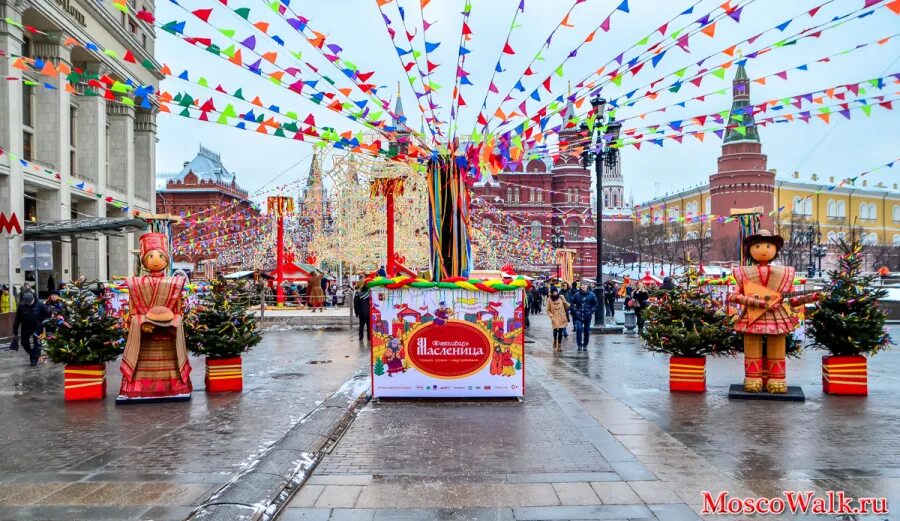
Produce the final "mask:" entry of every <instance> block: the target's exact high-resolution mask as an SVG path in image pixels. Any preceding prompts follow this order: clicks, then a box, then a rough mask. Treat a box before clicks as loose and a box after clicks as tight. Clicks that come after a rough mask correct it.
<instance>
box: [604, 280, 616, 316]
mask: <svg viewBox="0 0 900 521" xmlns="http://www.w3.org/2000/svg"><path fill="white" fill-rule="evenodd" d="M603 302H604V303H605V304H606V316H608V317H614V316H616V310H615V305H616V283H615V282H613V281H611V280H607V281H606V282H605V283H604V284H603Z"/></svg>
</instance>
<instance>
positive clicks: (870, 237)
mask: <svg viewBox="0 0 900 521" xmlns="http://www.w3.org/2000/svg"><path fill="white" fill-rule="evenodd" d="M863 244H867V245H869V246H874V245H876V244H878V234H876V233H875V232H872V233H869V234H864V235H863Z"/></svg>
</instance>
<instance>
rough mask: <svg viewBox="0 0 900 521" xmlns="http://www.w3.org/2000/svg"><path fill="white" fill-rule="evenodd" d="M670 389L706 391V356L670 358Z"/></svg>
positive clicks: (695, 391)
mask: <svg viewBox="0 0 900 521" xmlns="http://www.w3.org/2000/svg"><path fill="white" fill-rule="evenodd" d="M669 391H687V392H694V393H703V392H706V357H704V356H701V357H691V358H688V357H682V356H673V357H671V358H669Z"/></svg>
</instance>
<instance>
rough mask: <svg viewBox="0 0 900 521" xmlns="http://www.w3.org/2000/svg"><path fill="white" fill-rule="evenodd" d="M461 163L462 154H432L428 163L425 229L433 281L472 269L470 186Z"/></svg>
mask: <svg viewBox="0 0 900 521" xmlns="http://www.w3.org/2000/svg"><path fill="white" fill-rule="evenodd" d="M457 159H458V160H459V161H457ZM460 164H462V167H465V165H466V164H467V162H466V158H465V157H462V156H459V157H457V158H452V157H447V156H443V155H435V156H434V157H432V159H431V161H429V163H428V229H429V233H430V237H431V271H432V273H434V280H435V281H440V280H442V279H447V278H451V277H467V276H468V275H469V271H470V270H471V269H472V246H471V244H470V242H469V231H470V230H469V190H468V186H466V182H465V170H464V169H463V168H461V166H460Z"/></svg>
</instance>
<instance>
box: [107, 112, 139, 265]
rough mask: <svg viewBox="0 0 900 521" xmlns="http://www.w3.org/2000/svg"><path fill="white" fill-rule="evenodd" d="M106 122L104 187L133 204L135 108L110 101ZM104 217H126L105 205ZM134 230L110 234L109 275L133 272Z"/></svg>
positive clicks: (114, 208)
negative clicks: (106, 139)
mask: <svg viewBox="0 0 900 521" xmlns="http://www.w3.org/2000/svg"><path fill="white" fill-rule="evenodd" d="M106 117H107V121H108V122H109V171H108V177H107V180H106V186H107V187H109V188H112V189H113V190H115V191H116V192H119V193H120V194H123V195H124V196H125V201H124V202H125V204H126V205H127V206H128V207H129V209H130V208H133V207H134V109H133V108H132V107H129V106H126V105H120V104H116V103H110V104H108V105H107V106H106ZM106 214H107V217H127V215H128V214H127V213H126V212H122V210H121V208H116V207H110V206H107V208H106ZM134 244H135V238H134V234H133V233H127V234H125V235H124V237H113V236H110V237H109V238H108V239H107V248H108V250H109V271H110V272H109V274H108V275H109V276H110V277H114V276H131V275H132V274H133V273H134V259H133V258H132V255H131V249H132V248H133V247H134Z"/></svg>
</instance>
